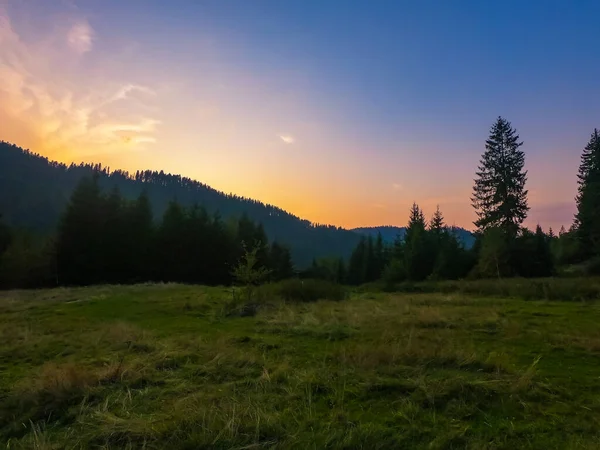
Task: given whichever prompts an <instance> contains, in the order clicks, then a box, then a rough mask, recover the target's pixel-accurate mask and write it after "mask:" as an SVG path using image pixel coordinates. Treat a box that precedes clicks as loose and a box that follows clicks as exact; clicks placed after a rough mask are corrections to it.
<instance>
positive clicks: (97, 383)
mask: <svg viewBox="0 0 600 450" xmlns="http://www.w3.org/2000/svg"><path fill="white" fill-rule="evenodd" d="M244 311H246V309H244V308H242V309H239V308H236V307H233V306H232V291H231V289H225V288H207V287H200V286H185V285H176V284H165V285H138V286H103V287H91V288H74V289H52V290H39V291H7V292H0V340H1V341H0V342H1V344H0V448H9V449H80V448H99V449H117V448H125V449H137V448H140V449H142V448H144V449H163V448H168V449H202V448H214V449H260V448H286V449H287V448H297V449H321V448H347V449H353V448H368V449H379V448H381V449H387V448H392V449H398V448H407V449H413V448H426V449H463V448H470V449H517V448H532V449H533V448H535V449H552V448H560V449H563V448H573V449H597V448H600V327H599V326H598V325H599V324H600V304H599V303H596V302H593V301H572V302H564V301H546V300H529V301H526V300H523V299H517V298H514V299H508V298H502V297H498V296H489V297H486V296H480V295H475V294H467V293H463V292H446V293H383V292H381V293H372V292H355V293H353V294H352V295H350V298H349V299H347V300H343V301H325V300H322V301H317V302H310V303H291V302H285V301H283V300H274V299H273V300H271V301H263V302H262V306H260V307H259V308H257V309H256V308H253V309H252V310H251V311H250V312H249V313H248V314H245V313H244Z"/></svg>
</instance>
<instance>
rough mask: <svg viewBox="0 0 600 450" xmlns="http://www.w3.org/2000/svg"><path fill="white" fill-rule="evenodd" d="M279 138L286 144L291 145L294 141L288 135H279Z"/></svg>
mask: <svg viewBox="0 0 600 450" xmlns="http://www.w3.org/2000/svg"><path fill="white" fill-rule="evenodd" d="M279 138H280V139H281V140H282V141H283V142H285V143H286V144H293V143H294V142H295V141H296V140H295V139H294V137H293V136H290V135H289V134H280V135H279Z"/></svg>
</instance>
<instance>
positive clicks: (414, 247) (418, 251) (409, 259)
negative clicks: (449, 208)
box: [403, 203, 435, 281]
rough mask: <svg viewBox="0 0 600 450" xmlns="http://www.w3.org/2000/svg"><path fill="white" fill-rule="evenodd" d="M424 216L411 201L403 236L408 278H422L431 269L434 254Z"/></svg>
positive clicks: (416, 279) (428, 273)
mask: <svg viewBox="0 0 600 450" xmlns="http://www.w3.org/2000/svg"><path fill="white" fill-rule="evenodd" d="M429 244H430V242H429V239H428V235H427V229H426V222H425V216H424V214H423V211H422V210H421V209H420V208H419V205H417V204H416V203H413V205H412V207H411V210H410V217H409V220H408V226H407V227H406V234H405V236H404V248H403V250H404V263H405V267H406V273H407V275H408V278H409V279H410V280H415V281H419V280H424V279H425V278H427V277H428V276H429V275H430V274H431V272H432V271H433V264H434V259H435V255H434V254H433V253H432V252H431V246H430V245H429Z"/></svg>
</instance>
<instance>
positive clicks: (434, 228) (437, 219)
mask: <svg viewBox="0 0 600 450" xmlns="http://www.w3.org/2000/svg"><path fill="white" fill-rule="evenodd" d="M429 230H430V231H431V232H432V233H434V234H435V235H436V236H439V235H441V234H442V233H443V232H444V231H445V230H446V224H445V223H444V216H443V215H442V212H441V211H440V205H438V206H437V208H436V210H435V212H434V213H433V216H432V217H431V220H430V221H429Z"/></svg>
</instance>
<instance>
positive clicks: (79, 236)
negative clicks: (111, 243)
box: [56, 177, 104, 285]
mask: <svg viewBox="0 0 600 450" xmlns="http://www.w3.org/2000/svg"><path fill="white" fill-rule="evenodd" d="M103 203H104V202H103V198H102V196H101V193H100V188H99V187H98V182H97V178H96V177H94V178H88V177H86V178H83V179H82V180H81V181H80V182H79V184H78V185H77V187H76V188H75V190H74V191H73V194H72V195H71V199H70V202H69V204H68V206H67V208H66V210H65V212H64V213H63V216H62V218H61V221H60V224H59V227H58V235H57V242H56V253H57V255H56V257H57V263H58V264H57V266H58V268H57V271H58V277H59V279H60V280H61V284H67V285H69V284H77V285H84V284H94V283H100V282H102V281H104V280H103V279H102V278H103V275H104V274H103V267H102V256H101V255H102V254H103V249H102V245H103V243H104V242H103V239H102V236H103V228H104V227H103V224H104V217H103Z"/></svg>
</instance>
